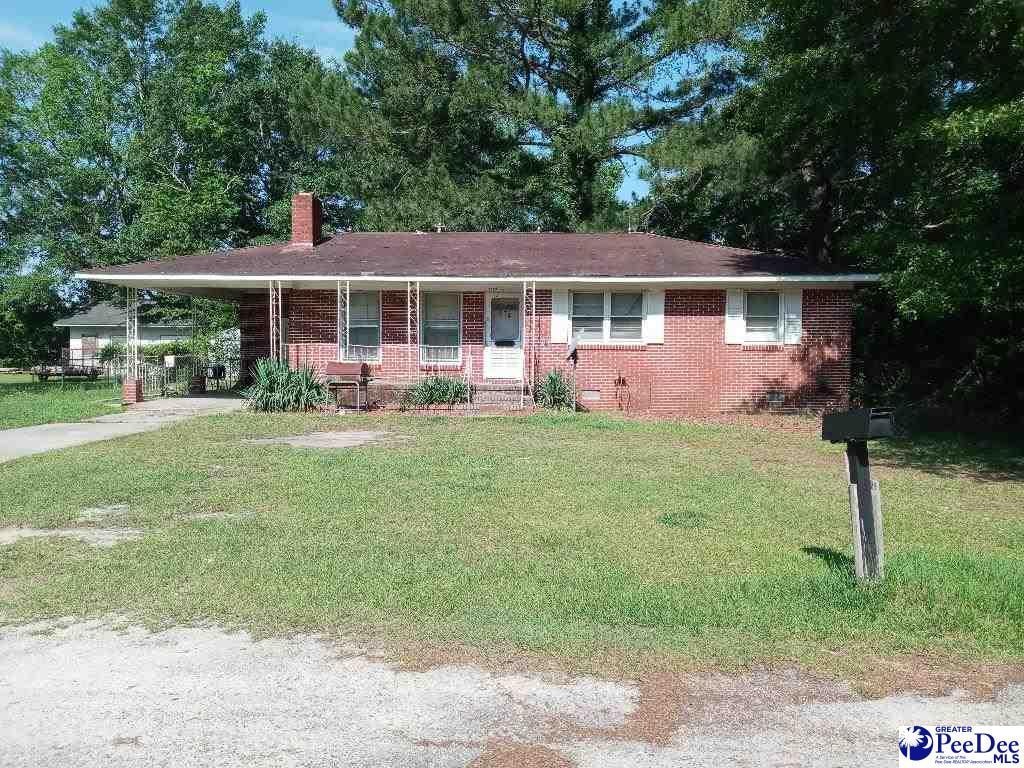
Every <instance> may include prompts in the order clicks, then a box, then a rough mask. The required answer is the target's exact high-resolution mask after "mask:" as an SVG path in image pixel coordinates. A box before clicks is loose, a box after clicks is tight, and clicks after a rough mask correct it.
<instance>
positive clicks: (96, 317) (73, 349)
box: [53, 304, 191, 362]
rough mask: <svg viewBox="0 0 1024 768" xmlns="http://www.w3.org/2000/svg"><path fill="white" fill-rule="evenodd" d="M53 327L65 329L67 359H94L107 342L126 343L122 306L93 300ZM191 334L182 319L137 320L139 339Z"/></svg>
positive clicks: (182, 337)
mask: <svg viewBox="0 0 1024 768" xmlns="http://www.w3.org/2000/svg"><path fill="white" fill-rule="evenodd" d="M53 325H54V327H55V328H67V329H68V336H69V338H68V345H67V348H68V360H69V361H70V362H82V361H89V360H93V359H94V358H96V357H97V356H98V355H99V352H100V350H101V349H103V348H104V347H105V346H107V345H108V344H110V343H117V344H122V345H123V344H124V343H125V313H124V307H123V306H116V305H114V304H96V305H94V306H92V307H90V308H89V309H86V310H83V311H82V312H79V313H77V314H74V315H72V316H71V317H66V318H64V319H62V320H58V321H57V322H55V323H54V324H53ZM190 336H191V329H190V328H189V327H188V326H187V325H185V324H183V323H177V324H174V323H168V322H167V321H159V322H153V323H147V322H144V321H143V320H142V319H141V318H140V320H139V342H140V343H141V344H158V343H160V342H164V341H184V340H187V339H188V338H189V337H190Z"/></svg>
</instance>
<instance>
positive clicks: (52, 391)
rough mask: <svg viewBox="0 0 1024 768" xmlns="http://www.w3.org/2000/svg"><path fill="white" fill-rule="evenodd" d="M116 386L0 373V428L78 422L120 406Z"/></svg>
mask: <svg viewBox="0 0 1024 768" xmlns="http://www.w3.org/2000/svg"><path fill="white" fill-rule="evenodd" d="M120 402H121V393H120V391H119V389H118V388H117V386H115V385H114V384H110V383H107V382H104V381H69V382H67V383H65V384H61V382H60V380H59V379H51V380H50V381H43V382H37V381H33V379H32V377H31V376H29V375H28V374H0V429H11V428H12V427H28V426H31V425H33V424H50V423H53V422H57V421H81V420H82V419H88V418H92V417H93V416H103V415H104V414H107V413H115V412H116V411H118V410H120V408H121V404H120Z"/></svg>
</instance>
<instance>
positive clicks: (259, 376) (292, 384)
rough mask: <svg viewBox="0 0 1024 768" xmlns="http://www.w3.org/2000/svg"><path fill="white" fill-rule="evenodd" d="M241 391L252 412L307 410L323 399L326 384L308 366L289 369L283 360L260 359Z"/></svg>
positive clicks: (325, 399)
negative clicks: (250, 378) (249, 380)
mask: <svg viewBox="0 0 1024 768" xmlns="http://www.w3.org/2000/svg"><path fill="white" fill-rule="evenodd" d="M251 375H252V384H251V385H249V387H247V388H246V389H245V390H244V391H243V392H242V396H243V397H244V398H245V399H246V401H247V402H248V404H249V407H250V408H252V409H253V410H254V411H265V412H270V411H308V410H312V409H313V408H316V407H317V406H319V405H322V404H323V403H325V402H326V401H327V387H326V386H325V385H324V382H323V380H322V379H321V378H320V376H319V374H317V372H316V371H315V370H313V369H312V368H300V369H299V370H296V371H293V370H292V369H291V368H289V367H288V363H286V362H284V361H283V360H271V359H269V358H266V357H264V358H260V359H259V360H257V361H256V365H255V366H253V368H252V371H251Z"/></svg>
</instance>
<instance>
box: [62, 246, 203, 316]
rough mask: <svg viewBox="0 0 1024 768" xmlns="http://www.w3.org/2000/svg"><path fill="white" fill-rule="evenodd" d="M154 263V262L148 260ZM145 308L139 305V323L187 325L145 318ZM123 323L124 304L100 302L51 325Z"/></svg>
mask: <svg viewBox="0 0 1024 768" xmlns="http://www.w3.org/2000/svg"><path fill="white" fill-rule="evenodd" d="M150 263H155V262H150ZM145 314H146V311H145V308H144V307H140V309H139V324H140V325H150V326H155V327H163V328H184V327H186V326H187V325H188V323H187V322H185V321H184V320H165V319H163V318H159V319H156V318H155V319H150V320H147V319H146V318H145ZM124 324H125V317H124V306H123V305H118V304H112V303H110V302H100V303H99V304H94V305H92V306H91V307H88V308H87V309H83V310H82V311H81V312H76V313H75V314H73V315H71V316H70V317H65V318H62V319H60V320H58V321H57V322H55V323H54V324H53V325H54V326H55V327H56V328H70V327H77V326H80V325H81V326H118V325H121V326H123V325H124Z"/></svg>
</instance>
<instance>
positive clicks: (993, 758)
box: [896, 723, 1024, 768]
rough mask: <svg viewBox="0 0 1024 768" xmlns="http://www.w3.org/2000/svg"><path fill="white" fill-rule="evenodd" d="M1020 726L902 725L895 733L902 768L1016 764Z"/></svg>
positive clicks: (1022, 739) (1023, 739)
mask: <svg viewBox="0 0 1024 768" xmlns="http://www.w3.org/2000/svg"><path fill="white" fill-rule="evenodd" d="M1022 744H1024V727H1021V726H1008V725H962V724H945V723H943V724H939V725H905V726H903V727H901V728H900V729H899V732H898V733H897V740H896V745H897V747H898V749H899V764H900V765H901V766H903V768H910V766H913V768H923V767H924V766H932V765H955V766H958V767H959V766H965V765H1020V764H1021V745H1022Z"/></svg>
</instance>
